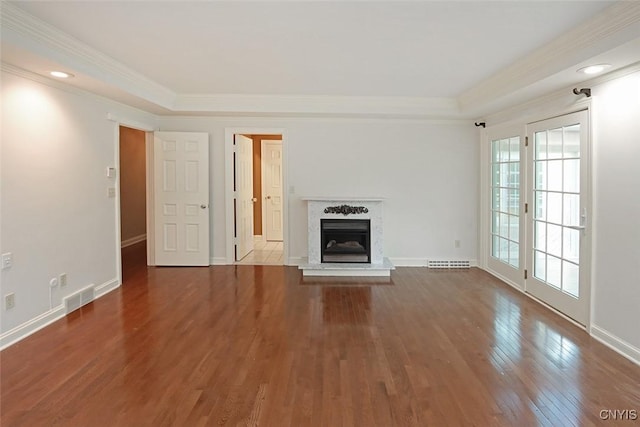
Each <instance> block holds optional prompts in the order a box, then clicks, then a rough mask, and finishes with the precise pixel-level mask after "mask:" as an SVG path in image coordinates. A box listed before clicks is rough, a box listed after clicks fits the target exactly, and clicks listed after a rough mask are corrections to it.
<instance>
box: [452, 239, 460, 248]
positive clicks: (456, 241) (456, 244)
mask: <svg viewBox="0 0 640 427" xmlns="http://www.w3.org/2000/svg"><path fill="white" fill-rule="evenodd" d="M453 246H454V247H456V248H459V247H460V240H454V241H453Z"/></svg>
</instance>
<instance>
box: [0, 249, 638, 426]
mask: <svg viewBox="0 0 640 427" xmlns="http://www.w3.org/2000/svg"><path fill="white" fill-rule="evenodd" d="M141 247H142V246H138V248H137V249H136V248H134V249H131V250H129V251H125V252H126V253H125V256H126V257H127V261H133V262H126V263H125V269H124V276H125V280H124V285H123V286H122V287H121V288H120V289H118V290H116V291H113V292H111V293H110V294H108V295H106V296H104V297H103V298H101V299H99V300H97V301H95V302H94V303H92V304H90V305H88V306H85V307H83V308H82V309H80V310H79V311H77V312H75V313H72V314H71V315H69V316H67V318H65V319H63V320H61V321H58V322H56V323H55V324H53V325H51V326H49V327H47V328H46V329H44V330H42V331H40V332H38V333H36V334H34V335H32V336H30V337H28V338H26V339H25V340H23V341H21V342H19V343H17V344H16V345H14V346H12V347H9V348H8V349H6V350H4V351H2V352H1V353H0V358H1V364H0V366H1V368H0V375H1V386H2V387H1V398H2V401H1V411H2V413H1V419H0V424H1V425H2V426H3V427H10V426H11V427H13V426H29V427H33V426H91V427H93V426H136V427H138V426H238V425H241V426H245V425H248V426H258V425H259V426H274V427H280V426H296V427H303V426H331V427H334V426H364V427H369V426H382V427H390V426H463V425H464V426H538V425H542V426H572V425H575V426H592V425H634V424H636V423H638V421H637V420H636V421H635V422H634V421H630V420H628V421H612V420H609V421H603V420H602V419H601V416H600V412H601V411H602V410H629V411H633V410H635V411H637V412H640V367H638V366H637V365H634V364H633V363H631V362H630V361H628V360H626V359H624V358H623V357H621V356H619V355H618V354H616V353H615V352H613V351H611V350H610V349H608V348H606V347H604V346H603V345H601V344H599V343H598V342H596V341H595V340H593V339H591V338H590V337H589V336H588V335H587V333H585V332H584V331H582V330H580V329H579V328H577V327H575V326H573V325H571V324H570V323H568V322H567V321H565V320H563V319H561V318H560V317H558V316H556V315H555V314H553V313H552V312H550V311H548V310H547V309H545V308H543V307H541V306H540V305H538V304H536V303H535V302H533V301H531V300H530V299H528V298H526V297H525V296H523V295H521V294H520V293H518V292H516V291H515V290H513V289H511V288H510V287H508V286H507V285H505V284H503V283H501V282H500V281H498V280H497V279H495V278H493V277H492V276H490V275H489V274H487V273H485V272H483V271H481V270H478V269H470V270H452V271H438V270H436V271H434V270H429V269H426V268H398V269H397V270H395V271H394V272H393V273H392V282H391V283H378V282H374V283H372V284H367V282H360V281H354V280H351V281H343V282H342V283H343V284H332V283H331V282H330V281H327V280H323V281H322V282H321V284H309V283H306V282H305V283H301V274H300V272H299V271H298V270H297V268H294V267H282V266H244V265H242V266H216V267H211V268H146V267H144V265H141V263H142V264H143V263H144V254H143V253H142V252H141V249H140V248H141ZM129 252H130V253H129ZM630 414H632V413H630Z"/></svg>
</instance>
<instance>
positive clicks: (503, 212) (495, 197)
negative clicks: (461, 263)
mask: <svg viewBox="0 0 640 427" xmlns="http://www.w3.org/2000/svg"><path fill="white" fill-rule="evenodd" d="M490 244H491V257H493V258H494V259H496V260H498V261H500V262H502V263H504V264H507V265H509V266H511V267H513V268H516V269H517V268H519V267H520V136H513V137H509V138H502V139H493V140H491V238H490Z"/></svg>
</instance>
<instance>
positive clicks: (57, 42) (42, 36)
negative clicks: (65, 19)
mask: <svg viewBox="0 0 640 427" xmlns="http://www.w3.org/2000/svg"><path fill="white" fill-rule="evenodd" d="M0 15H1V29H2V38H3V39H4V40H6V41H9V42H11V43H12V44H15V45H16V46H19V47H21V48H25V49H27V50H29V51H32V52H35V53H36V54H39V55H41V56H43V57H45V58H48V59H50V60H53V61H56V62H58V63H60V64H61V65H63V66H66V67H69V68H71V69H73V70H74V71H76V72H80V73H83V74H86V75H87V76H90V77H93V78H95V79H98V80H100V81H103V82H105V83H108V84H111V85H114V86H115V87H117V88H119V89H121V90H124V91H126V92H128V93H130V94H132V95H134V96H137V97H140V98H142V99H145V100H148V101H150V102H153V103H155V104H157V105H159V106H161V107H164V108H170V107H171V106H172V104H173V102H174V100H175V97H176V94H175V93H174V92H173V91H171V90H169V89H167V88H166V87H164V86H162V85H160V84H158V83H156V82H154V81H153V80H150V79H148V78H147V77H145V76H144V75H142V74H140V73H138V72H136V71H134V70H132V69H130V68H128V67H126V66H125V65H123V64H122V63H120V62H118V61H116V60H115V59H113V58H111V57H110V56H107V55H105V54H103V53H102V52H100V51H98V50H96V49H94V48H92V47H90V46H88V45H87V44H85V43H83V42H81V41H80V40H78V39H76V38H74V37H72V36H70V35H69V34H67V33H64V32H63V31H60V30H59V29H57V28H56V27H54V26H52V25H50V24H49V23H47V22H45V21H42V20H41V19H38V18H36V17H35V16H33V15H31V14H29V13H27V12H25V11H23V10H22V9H20V8H19V7H16V6H14V5H12V4H11V3H7V2H4V1H3V2H2V13H1V14H0Z"/></svg>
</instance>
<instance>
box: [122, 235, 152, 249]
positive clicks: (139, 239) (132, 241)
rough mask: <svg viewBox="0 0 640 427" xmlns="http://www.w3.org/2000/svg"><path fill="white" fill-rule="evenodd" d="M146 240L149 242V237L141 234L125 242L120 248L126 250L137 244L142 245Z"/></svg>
mask: <svg viewBox="0 0 640 427" xmlns="http://www.w3.org/2000/svg"><path fill="white" fill-rule="evenodd" d="M145 240H147V235H146V234H141V235H139V236H135V237H132V238H130V239H127V240H123V241H122V243H121V244H120V247H122V248H126V247H127V246H131V245H135V244H136V243H140V242H143V241H145Z"/></svg>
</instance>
